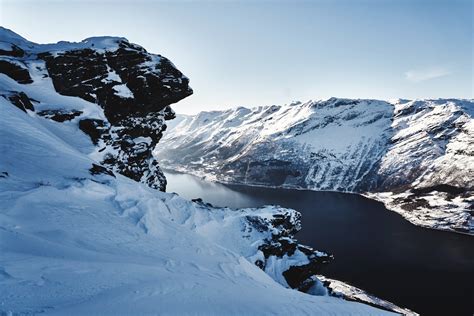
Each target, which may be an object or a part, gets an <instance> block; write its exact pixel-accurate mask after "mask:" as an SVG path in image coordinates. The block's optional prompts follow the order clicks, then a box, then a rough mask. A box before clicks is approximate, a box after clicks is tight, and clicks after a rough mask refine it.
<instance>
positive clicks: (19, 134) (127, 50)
mask: <svg viewBox="0 0 474 316" xmlns="http://www.w3.org/2000/svg"><path fill="white" fill-rule="evenodd" d="M0 43H1V45H0V94H1V96H0V112H1V114H2V115H0V151H1V152H2V155H1V156H0V203H1V204H0V302H1V306H0V313H1V314H7V315H9V314H40V313H44V314H53V315H54V314H56V315H65V314H67V315H85V314H87V315H94V314H100V315H136V314H142V315H143V314H157V313H166V314H214V315H218V314H219V315H221V314H223V313H225V314H238V315H240V314H267V313H268V314H285V315H288V314H312V313H319V314H328V315H331V314H355V315H357V314H358V315H366V314H373V315H379V314H386V312H384V311H382V310H379V309H375V308H372V307H369V306H367V305H363V304H359V303H352V302H348V301H345V300H343V299H341V298H338V297H336V296H337V295H336V293H332V292H331V290H330V289H329V288H328V287H327V283H324V284H323V282H321V281H320V280H319V279H318V278H317V277H316V273H319V272H320V270H321V268H322V266H323V265H324V264H326V263H327V262H328V261H330V260H331V256H330V255H328V254H325V253H322V252H319V251H315V250H313V249H311V248H309V247H306V246H303V245H300V244H298V243H297V241H296V240H295V238H294V234H295V233H296V232H297V231H298V230H299V229H300V225H301V224H300V220H299V218H300V215H299V213H298V212H296V211H294V210H291V209H285V208H280V207H273V206H268V207H265V208H259V209H241V210H231V209H227V208H214V207H212V206H210V205H207V204H205V203H202V202H192V201H186V200H185V199H182V198H180V197H179V196H177V195H175V194H167V193H163V192H160V191H158V190H156V189H158V188H159V189H164V186H165V180H164V178H162V176H161V175H162V173H161V171H160V169H159V168H158V166H157V163H156V159H155V158H154V157H153V156H152V155H151V150H153V148H154V147H155V145H156V144H157V142H158V140H159V139H160V138H161V133H162V132H163V131H164V129H165V128H166V125H165V124H164V120H165V119H169V118H171V117H172V116H173V114H172V110H171V109H170V108H169V104H170V103H172V102H176V101H177V100H179V99H180V98H182V97H185V96H186V95H188V94H189V93H191V90H190V88H189V87H188V86H187V84H188V80H187V79H186V78H185V77H183V76H182V74H181V73H180V72H179V71H178V70H177V69H175V68H174V67H172V64H171V63H170V62H169V61H167V60H166V59H165V58H164V57H161V56H158V55H152V54H149V53H147V52H146V51H145V50H144V49H142V48H140V47H139V46H137V45H135V44H130V43H128V41H126V40H125V39H122V38H110V37H102V38H93V39H87V40H85V41H83V42H81V43H68V42H60V43H57V44H47V45H39V44H34V43H31V42H28V41H26V40H25V39H23V38H21V37H20V36H18V35H16V34H15V33H13V32H11V31H9V30H7V29H3V28H2V29H0ZM120 60H122V61H123V62H124V63H125V64H121V62H118V61H120ZM115 62H117V63H118V64H114V63H115ZM136 80H138V81H140V82H141V83H140V84H137V85H135V81H136ZM295 267H297V268H298V269H301V271H302V273H300V274H299V275H298V277H297V278H295V277H293V275H292V274H288V271H291V270H292V269H294V268H295ZM292 288H294V289H297V290H299V291H295V290H292ZM302 291H304V292H308V293H311V294H315V295H308V294H305V293H302ZM316 295H318V296H316ZM372 300H376V299H375V298H369V299H366V301H368V302H370V303H371V302H372ZM377 304H379V305H381V306H383V307H384V308H388V309H392V310H397V311H401V312H405V311H404V310H402V309H399V308H397V307H396V306H393V305H391V304H390V303H387V302H379V301H377ZM406 312H408V311H406Z"/></svg>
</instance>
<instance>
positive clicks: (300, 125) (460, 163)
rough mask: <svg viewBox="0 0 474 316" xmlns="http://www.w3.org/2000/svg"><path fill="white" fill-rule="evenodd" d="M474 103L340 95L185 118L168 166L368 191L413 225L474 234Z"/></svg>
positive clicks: (166, 152) (257, 181)
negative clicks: (388, 100) (346, 97)
mask: <svg viewBox="0 0 474 316" xmlns="http://www.w3.org/2000/svg"><path fill="white" fill-rule="evenodd" d="M473 111H474V102H472V101H471V100H456V99H448V100H443V99H440V100H415V101H409V100H397V101H394V102H392V103H389V102H385V101H378V100H350V99H337V98H331V99H329V100H325V101H310V102H307V103H292V104H289V105H285V106H262V107H257V108H253V109H246V108H236V109H232V110H227V111H215V112H202V113H199V114H197V115H195V116H180V117H178V119H177V121H178V122H177V124H176V126H175V127H174V128H172V129H171V130H170V131H168V133H167V135H166V137H165V138H164V139H163V141H162V142H161V146H160V147H159V148H157V150H156V152H155V154H156V155H157V157H159V159H160V161H161V162H162V164H163V165H165V166H166V167H168V168H172V169H177V170H182V171H186V172H191V173H196V174H199V175H201V176H206V177H207V178H210V179H217V180H219V181H223V182H234V183H235V182H236V183H244V184H250V185H264V186H278V187H289V188H309V189H313V190H337V191H346V192H358V193H364V194H368V195H370V196H372V197H374V198H377V199H380V200H382V201H384V202H385V203H386V205H387V206H388V207H389V208H391V209H394V210H396V211H397V212H400V213H401V214H402V215H404V216H405V217H406V218H407V219H409V220H410V221H412V222H413V223H416V224H419V225H424V226H428V227H433V228H439V229H448V230H456V231H460V232H468V233H474V220H473V217H472V210H473V205H474V194H473V189H474V187H473V184H474V152H473V148H474V146H473V144H474V120H473V119H472V114H473Z"/></svg>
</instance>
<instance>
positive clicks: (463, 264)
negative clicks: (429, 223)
mask: <svg viewBox="0 0 474 316" xmlns="http://www.w3.org/2000/svg"><path fill="white" fill-rule="evenodd" d="M166 178H167V179H168V188H167V191H168V192H177V193H179V194H180V195H181V196H183V197H185V198H188V199H191V198H198V197H200V198H202V199H203V200H204V201H206V202H210V203H212V204H214V205H216V206H229V207H256V206H262V205H267V204H278V205H281V206H285V207H290V208H294V209H296V210H298V211H300V212H301V213H302V215H303V219H302V223H303V229H302V230H301V232H299V233H298V234H297V238H298V240H299V241H300V242H301V243H304V244H307V245H310V246H312V247H314V248H315V249H318V250H325V251H327V252H330V253H332V254H334V256H335V260H334V261H333V262H332V263H331V264H329V265H328V266H327V267H326V268H325V269H324V271H323V274H325V275H326V276H328V277H331V278H335V279H339V280H342V281H346V282H348V283H350V284H352V285H355V286H357V287H360V288H362V289H364V290H366V291H368V292H369V293H372V294H375V295H376V296H378V297H380V298H383V299H386V300H389V301H391V302H393V303H395V304H397V305H399V306H402V307H407V308H409V309H412V310H413V311H416V312H418V313H420V314H421V315H447V316H456V315H470V316H472V315H474V237H471V236H465V235H460V234H455V233H448V232H441V231H434V230H430V229H424V228H421V227H416V226H414V225H412V224H410V223H409V222H407V221H406V220H404V219H403V218H402V217H401V216H400V215H398V214H396V213H394V212H390V211H388V210H387V209H386V208H385V207H384V206H383V204H381V203H379V202H375V201H372V200H369V199H366V198H364V197H361V196H358V195H353V194H344V193H335V192H314V191H300V190H285V189H268V188H257V187H249V186H240V185H223V184H218V183H211V182H206V181H203V180H201V179H199V178H197V177H195V176H191V175H186V174H181V173H175V172H171V171H168V172H166Z"/></svg>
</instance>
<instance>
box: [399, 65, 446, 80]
mask: <svg viewBox="0 0 474 316" xmlns="http://www.w3.org/2000/svg"><path fill="white" fill-rule="evenodd" d="M450 74H451V71H449V70H448V69H446V68H442V67H436V68H427V69H418V70H409V71H407V72H405V78H406V79H407V80H408V81H411V82H422V81H426V80H431V79H435V78H441V77H445V76H448V75H450Z"/></svg>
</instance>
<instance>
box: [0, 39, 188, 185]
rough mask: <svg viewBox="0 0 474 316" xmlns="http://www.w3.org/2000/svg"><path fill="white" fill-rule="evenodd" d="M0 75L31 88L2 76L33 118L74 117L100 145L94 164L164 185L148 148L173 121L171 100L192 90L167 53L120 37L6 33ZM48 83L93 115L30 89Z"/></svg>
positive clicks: (4, 92)
mask: <svg viewBox="0 0 474 316" xmlns="http://www.w3.org/2000/svg"><path fill="white" fill-rule="evenodd" d="M0 73H3V74H5V75H6V76H8V77H9V78H11V79H13V80H14V81H16V83H18V84H21V85H31V86H29V87H27V88H25V89H23V88H20V87H21V86H20V85H14V84H12V83H9V84H8V83H7V82H5V80H4V84H2V86H1V88H2V91H0V94H1V95H3V96H6V97H7V98H8V99H9V100H10V101H11V102H13V103H14V104H15V105H17V106H18V107H20V108H22V109H24V110H26V109H28V110H31V111H33V110H34V109H35V108H37V109H38V111H37V113H38V115H41V116H44V117H46V118H48V119H52V120H55V121H57V122H64V121H73V123H74V124H78V126H79V128H80V129H81V130H82V131H83V132H85V133H86V134H88V135H89V136H90V137H91V139H92V141H93V142H94V144H95V145H96V146H97V150H96V151H95V153H94V154H93V155H94V158H95V159H96V160H97V161H100V162H101V163H102V164H103V165H105V166H107V167H109V168H110V169H112V170H114V171H117V172H119V173H121V174H123V175H125V176H127V177H129V178H132V179H134V180H136V181H140V182H143V183H146V184H148V185H149V186H150V187H152V188H156V189H160V190H164V189H165V187H166V179H165V178H164V176H163V173H162V172H161V170H160V169H159V167H158V162H157V161H156V159H154V157H153V155H152V151H153V149H154V148H155V146H156V144H157V143H158V141H159V140H160V138H161V137H162V135H163V131H164V130H165V129H166V124H165V120H169V119H172V118H174V113H173V111H172V110H171V108H170V107H169V105H170V104H172V103H175V102H177V101H179V100H181V99H183V98H185V97H187V96H189V95H190V94H192V90H191V88H190V87H189V86H188V83H189V80H188V78H186V77H185V76H183V74H182V73H181V72H180V71H179V70H178V69H176V68H175V67H174V65H173V64H172V63H171V62H170V61H169V60H168V59H167V58H165V57H163V56H160V55H155V54H150V53H148V52H147V51H146V50H145V49H144V48H142V47H140V46H138V45H135V44H132V43H129V42H128V41H127V40H126V39H124V38H111V37H102V38H89V39H86V40H84V41H82V42H80V43H66V42H61V43H58V44H48V45H39V44H35V43H31V42H28V41H27V40H25V39H23V38H21V37H20V36H18V35H16V34H14V33H13V32H8V31H7V30H3V39H2V49H1V50H0ZM32 78H34V81H33V79H32ZM51 83H52V85H53V87H54V90H55V91H56V92H57V93H59V94H61V95H64V96H73V97H79V98H81V99H83V100H85V101H87V102H88V103H89V104H96V105H98V106H99V107H98V109H94V112H96V113H89V110H90V109H89V110H87V109H84V108H83V107H73V106H70V105H69V104H54V103H52V102H51V100H48V99H47V98H44V97H43V98H38V97H36V98H31V97H30V96H31V95H37V94H38V92H37V91H34V90H35V87H38V86H44V85H51ZM30 92H31V93H30ZM89 108H90V106H89ZM94 114H95V115H94Z"/></svg>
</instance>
